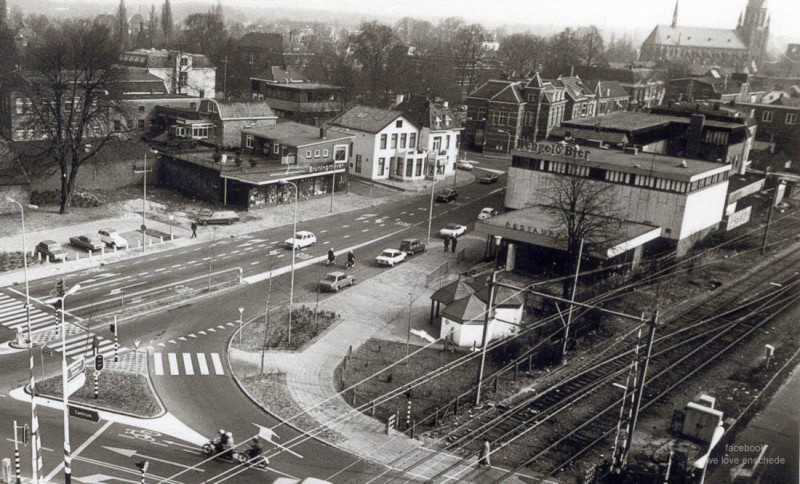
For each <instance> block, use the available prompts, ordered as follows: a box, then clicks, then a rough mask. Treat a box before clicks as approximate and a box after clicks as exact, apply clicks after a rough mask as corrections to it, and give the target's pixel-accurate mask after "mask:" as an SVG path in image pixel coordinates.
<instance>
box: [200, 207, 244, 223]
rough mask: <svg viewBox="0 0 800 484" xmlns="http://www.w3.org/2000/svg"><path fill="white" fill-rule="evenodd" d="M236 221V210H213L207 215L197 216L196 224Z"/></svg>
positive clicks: (237, 217)
mask: <svg viewBox="0 0 800 484" xmlns="http://www.w3.org/2000/svg"><path fill="white" fill-rule="evenodd" d="M238 221H239V216H238V215H236V212H232V211H230V210H223V211H221V212H214V213H212V214H209V215H201V216H199V217H197V224H198V225H210V224H226V225H230V224H232V223H234V222H238Z"/></svg>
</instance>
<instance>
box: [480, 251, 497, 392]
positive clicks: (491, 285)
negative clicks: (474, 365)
mask: <svg viewBox="0 0 800 484" xmlns="http://www.w3.org/2000/svg"><path fill="white" fill-rule="evenodd" d="M495 260H497V256H496V255H495ZM495 274H497V264H495V267H494V269H492V275H491V276H490V278H489V304H488V306H487V307H486V312H485V313H484V315H483V338H482V340H483V343H482V344H481V365H480V367H479V368H478V382H477V387H478V391H477V392H476V394H475V405H476V406H477V405H480V403H481V382H482V380H483V369H484V365H485V364H486V347H487V346H489V344H488V343H489V313H491V312H492V304H494V277H495Z"/></svg>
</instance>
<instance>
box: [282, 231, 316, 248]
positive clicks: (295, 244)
mask: <svg viewBox="0 0 800 484" xmlns="http://www.w3.org/2000/svg"><path fill="white" fill-rule="evenodd" d="M316 243H317V236H316V235H314V234H312V233H311V232H309V231H307V230H301V231H299V232H297V233H296V234H294V237H291V238H288V239H286V242H284V245H285V246H286V248H287V249H291V248H295V249H302V248H304V247H310V246H312V245H314V244H316Z"/></svg>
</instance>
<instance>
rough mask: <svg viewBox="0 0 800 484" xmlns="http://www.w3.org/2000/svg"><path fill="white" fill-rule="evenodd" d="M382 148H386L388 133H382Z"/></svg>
mask: <svg viewBox="0 0 800 484" xmlns="http://www.w3.org/2000/svg"><path fill="white" fill-rule="evenodd" d="M381 149H382V150H385V149H386V135H385V134H382V135H381Z"/></svg>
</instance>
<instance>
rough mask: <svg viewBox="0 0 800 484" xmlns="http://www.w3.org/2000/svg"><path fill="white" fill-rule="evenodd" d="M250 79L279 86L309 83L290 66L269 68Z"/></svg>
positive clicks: (300, 73)
mask: <svg viewBox="0 0 800 484" xmlns="http://www.w3.org/2000/svg"><path fill="white" fill-rule="evenodd" d="M251 77H253V78H255V79H260V80H262V81H270V82H275V83H280V84H284V83H307V82H310V81H309V79H308V78H307V77H306V76H304V75H303V73H302V72H300V71H298V70H297V69H295V68H294V67H292V66H286V68H285V69H284V68H283V67H282V66H271V67H270V68H269V69H264V70H263V71H261V72H259V73H258V74H256V75H255V76H251Z"/></svg>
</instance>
